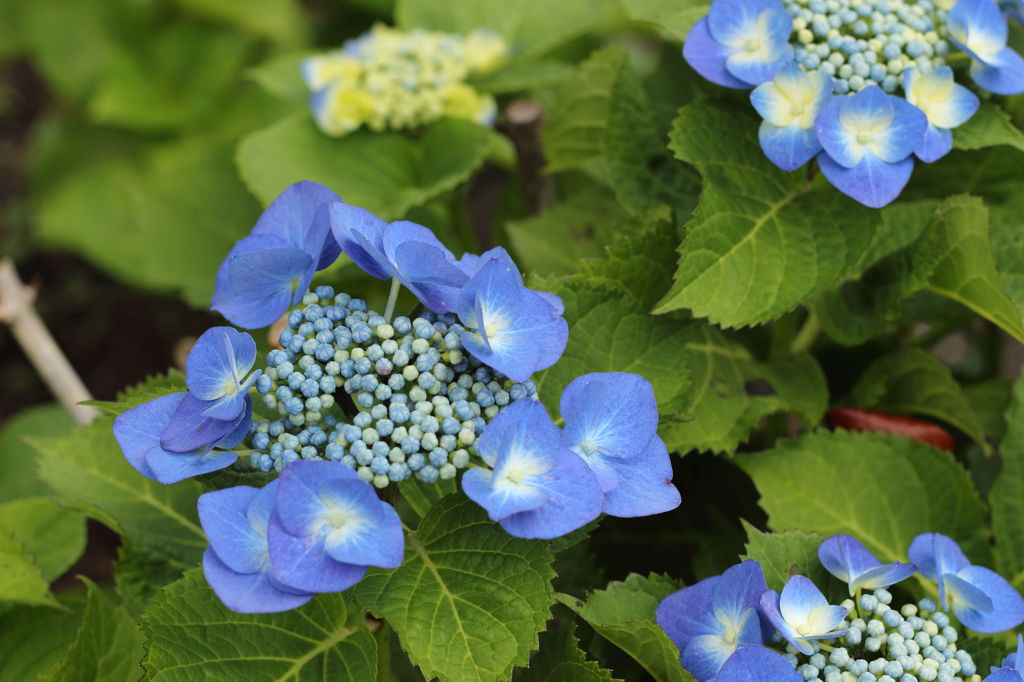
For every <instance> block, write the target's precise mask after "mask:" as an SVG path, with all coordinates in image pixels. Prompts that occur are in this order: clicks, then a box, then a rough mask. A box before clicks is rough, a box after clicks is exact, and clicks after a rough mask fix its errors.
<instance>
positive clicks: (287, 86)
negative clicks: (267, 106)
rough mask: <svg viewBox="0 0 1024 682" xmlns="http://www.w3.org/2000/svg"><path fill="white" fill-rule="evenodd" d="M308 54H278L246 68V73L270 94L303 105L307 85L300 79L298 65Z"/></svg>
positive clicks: (307, 90)
mask: <svg viewBox="0 0 1024 682" xmlns="http://www.w3.org/2000/svg"><path fill="white" fill-rule="evenodd" d="M310 56H311V54H310V53H309V52H298V53H291V54H283V55H278V56H276V57H274V58H273V59H270V60H268V61H266V62H263V63H262V64H259V65H257V66H254V67H252V68H250V69H248V70H247V71H246V74H247V75H248V76H249V78H250V79H251V80H254V81H256V82H257V83H258V84H259V85H260V87H262V88H263V89H264V90H266V91H267V92H269V93H270V94H272V95H275V96H277V97H280V98H281V99H287V100H295V101H296V102H302V103H303V105H305V102H306V100H307V99H308V98H309V87H308V86H307V85H306V83H305V82H304V81H303V80H302V73H301V72H300V71H299V67H300V65H301V64H302V62H303V60H304V59H306V58H308V57H310Z"/></svg>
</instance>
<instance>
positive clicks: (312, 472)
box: [275, 459, 376, 537]
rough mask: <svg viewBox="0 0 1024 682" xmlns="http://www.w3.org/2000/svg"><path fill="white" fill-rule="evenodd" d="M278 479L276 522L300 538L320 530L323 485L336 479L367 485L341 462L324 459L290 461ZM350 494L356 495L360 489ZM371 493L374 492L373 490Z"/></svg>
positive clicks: (363, 500) (322, 509)
mask: <svg viewBox="0 0 1024 682" xmlns="http://www.w3.org/2000/svg"><path fill="white" fill-rule="evenodd" d="M277 480H278V483H279V486H278V492H277V497H278V499H279V500H280V502H279V503H278V504H277V505H276V506H275V513H276V515H277V518H278V521H280V523H281V525H282V526H284V529H285V530H286V531H288V532H289V533H291V534H292V535H295V536H299V537H301V536H304V535H308V534H317V533H319V532H320V530H321V528H320V521H321V519H322V517H323V515H324V504H323V501H322V500H321V497H320V488H321V485H322V484H323V483H324V482H326V481H334V480H339V481H347V482H351V483H355V482H359V483H363V484H366V481H363V480H362V479H361V478H359V475H358V474H356V472H355V471H353V470H352V469H350V468H349V467H347V466H345V465H344V464H342V463H341V462H332V461H329V460H325V459H314V460H298V461H296V462H292V463H290V464H289V465H288V466H286V467H285V468H284V470H283V471H282V472H281V475H280V476H279V477H278V479H277ZM366 485H368V484H366ZM351 492H352V493H353V494H358V492H359V489H353V490H352V491H351ZM370 493H371V494H372V493H373V490H372V489H371V490H370ZM374 497H376V495H374ZM361 501H362V502H363V503H364V504H365V502H366V498H365V496H361Z"/></svg>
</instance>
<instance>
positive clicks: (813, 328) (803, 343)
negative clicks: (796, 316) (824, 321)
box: [789, 310, 821, 354]
mask: <svg viewBox="0 0 1024 682" xmlns="http://www.w3.org/2000/svg"><path fill="white" fill-rule="evenodd" d="M820 331H821V325H820V324H819V323H818V316H817V315H815V314H814V311H813V310H808V311H807V319H806V320H804V325H803V326H802V327H800V331H798V332H797V333H796V336H795V337H793V343H791V344H789V352H790V353H792V354H796V353H803V352H804V351H805V350H808V349H810V347H811V346H813V345H814V341H815V340H816V339H817V338H818V333H819V332H820Z"/></svg>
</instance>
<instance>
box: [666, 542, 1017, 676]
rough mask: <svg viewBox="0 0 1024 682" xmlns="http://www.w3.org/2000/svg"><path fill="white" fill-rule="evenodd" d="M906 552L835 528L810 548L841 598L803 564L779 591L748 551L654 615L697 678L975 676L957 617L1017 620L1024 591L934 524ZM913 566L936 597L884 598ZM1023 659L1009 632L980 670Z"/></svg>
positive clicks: (990, 624)
mask: <svg viewBox="0 0 1024 682" xmlns="http://www.w3.org/2000/svg"><path fill="white" fill-rule="evenodd" d="M909 555H910V561H911V562H912V563H901V562H893V563H890V564H883V563H882V562H880V561H879V560H878V558H877V557H875V555H874V554H872V553H871V552H870V551H869V550H868V549H867V548H865V547H864V546H863V545H862V544H861V543H860V542H858V541H857V540H856V539H854V538H852V537H850V536H848V535H835V536H832V537H830V538H828V539H826V540H825V541H823V542H822V543H821V545H820V546H819V548H818V558H819V559H820V561H821V563H822V565H823V566H824V567H825V569H826V570H828V572H829V573H831V574H832V575H833V576H835V577H836V578H838V579H839V580H840V581H842V582H843V583H846V586H847V588H848V590H849V595H850V598H849V599H845V600H843V602H842V603H841V604H838V605H832V604H829V602H828V599H827V598H826V597H825V595H824V594H823V593H822V591H821V590H820V589H819V586H817V585H815V584H814V583H813V582H812V581H811V580H810V579H808V578H806V577H804V576H802V575H793V576H791V577H790V578H789V580H788V581H787V582H786V584H785V585H784V586H783V588H782V592H781V594H780V593H778V592H776V591H775V590H770V589H768V587H767V585H766V583H765V578H764V574H763V572H762V569H761V566H760V564H759V563H758V562H757V561H754V560H752V559H748V560H746V561H743V562H742V563H740V564H737V565H736V566H733V567H732V568H729V569H728V570H726V571H725V572H724V573H723V574H722V575H720V576H713V577H711V578H707V579H705V580H702V581H700V582H698V583H696V584H695V585H693V586H691V587H686V588H683V589H682V590H679V591H678V592H675V593H674V594H671V595H669V596H668V597H666V598H665V599H664V600H663V601H662V602H661V604H660V605H659V606H658V609H657V614H656V617H657V621H658V624H659V625H660V626H661V627H662V628H663V629H664V630H665V632H666V633H667V634H668V635H669V637H670V638H671V639H672V641H673V642H675V644H676V645H677V646H678V647H679V650H680V660H681V662H682V665H683V667H684V668H686V669H687V670H688V671H689V672H690V673H691V674H692V675H693V676H694V678H696V679H697V680H698V682H709V681H711V680H714V681H715V682H801V680H820V681H822V682H918V681H919V680H923V681H924V682H932V681H933V680H936V681H938V682H982V677H981V675H980V674H979V673H978V668H977V665H976V664H975V661H974V659H973V658H972V656H971V654H970V653H969V652H968V649H967V648H966V647H965V641H964V638H963V637H962V633H961V632H960V631H959V630H958V629H957V622H956V621H959V625H962V626H964V627H966V628H969V629H970V630H973V631H975V632H981V633H997V632H1004V631H1007V630H1011V629H1013V628H1015V627H1017V626H1018V625H1020V623H1021V622H1024V599H1022V598H1021V596H1020V594H1019V593H1018V592H1017V591H1016V590H1015V589H1014V588H1013V587H1012V586H1011V585H1010V584H1009V583H1008V582H1007V581H1006V580H1005V579H1003V578H1002V577H1001V576H999V575H998V574H996V573H995V572H993V571H991V570H989V569H987V568H984V567H982V566H976V565H973V564H971V563H970V561H969V560H968V559H967V557H966V556H965V555H964V553H963V552H962V551H961V550H960V548H959V546H957V544H956V542H955V541H953V540H952V539H951V538H948V537H946V536H944V535H940V534H938V533H925V534H922V535H919V536H917V537H916V538H915V539H914V541H913V542H912V543H911V545H910V549H909ZM917 573H920V575H921V576H922V577H923V578H925V579H927V580H929V581H932V582H934V583H935V584H936V585H935V586H936V587H937V591H938V595H939V603H938V604H936V602H935V601H934V600H932V599H929V598H926V599H922V600H920V601H919V602H918V603H916V604H912V603H911V604H905V605H903V606H901V607H899V608H895V607H893V606H891V604H892V601H893V595H892V593H890V592H889V590H887V589H886V588H887V587H890V586H892V585H894V584H896V583H898V582H901V581H903V580H906V579H907V578H909V577H911V576H913V575H915V574H917ZM950 610H952V614H953V617H952V618H951V617H950V615H949V613H948V612H949V611H950ZM954 619H955V620H954ZM966 644H967V646H969V645H970V642H969V641H968V642H966ZM1022 670H1024V641H1021V640H1020V639H1018V651H1017V653H1016V654H1011V655H1010V656H1008V657H1007V658H1006V659H1005V660H1004V661H1003V663H1002V667H1001V668H992V673H991V674H990V675H989V676H988V677H986V678H985V682H1019V681H1020V680H1021V679H1022V678H1021V674H1020V671H1022Z"/></svg>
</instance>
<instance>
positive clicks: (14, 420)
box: [0, 405, 72, 502]
mask: <svg viewBox="0 0 1024 682" xmlns="http://www.w3.org/2000/svg"><path fill="white" fill-rule="evenodd" d="M71 425H72V422H71V417H69V416H68V413H67V411H66V410H65V409H64V408H63V407H61V406H60V405H41V406H39V407H30V408H28V409H26V410H22V411H21V412H18V413H17V414H16V415H14V416H13V417H11V418H10V419H8V420H7V421H6V422H4V424H3V428H2V429H0V502H6V501H8V500H14V499H18V498H21V497H31V496H32V495H38V494H39V493H42V492H43V491H44V490H45V488H44V487H43V485H42V484H41V483H40V482H39V481H38V480H36V477H35V468H36V467H35V450H33V449H32V447H31V446H30V445H29V444H28V443H26V442H25V438H26V437H28V436H56V435H59V434H61V433H64V432H65V431H67V430H68V429H70V428H71Z"/></svg>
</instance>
